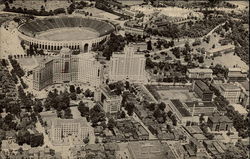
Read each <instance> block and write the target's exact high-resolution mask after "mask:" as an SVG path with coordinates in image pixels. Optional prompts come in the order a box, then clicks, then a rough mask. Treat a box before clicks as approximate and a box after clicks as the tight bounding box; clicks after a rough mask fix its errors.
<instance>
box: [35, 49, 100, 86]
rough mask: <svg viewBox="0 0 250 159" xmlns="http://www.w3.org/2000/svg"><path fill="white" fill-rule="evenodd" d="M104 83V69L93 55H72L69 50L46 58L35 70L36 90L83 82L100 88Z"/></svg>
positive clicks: (63, 50)
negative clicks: (60, 84) (53, 85)
mask: <svg viewBox="0 0 250 159" xmlns="http://www.w3.org/2000/svg"><path fill="white" fill-rule="evenodd" d="M102 81H103V67H102V65H101V64H100V63H99V62H98V61H96V60H95V58H94V57H93V55H92V54H90V53H87V54H79V55H72V54H71V51H70V49H68V48H63V49H62V50H61V51H60V54H59V55H57V56H55V57H51V58H45V59H44V60H43V61H42V62H40V63H39V66H37V67H36V68H34V70H33V88H34V89H35V90H41V89H43V88H45V87H46V86H48V85H51V84H55V83H66V82H83V83H89V84H91V85H93V86H98V85H100V84H101V83H102Z"/></svg>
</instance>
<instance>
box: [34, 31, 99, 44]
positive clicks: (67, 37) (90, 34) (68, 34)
mask: <svg viewBox="0 0 250 159" xmlns="http://www.w3.org/2000/svg"><path fill="white" fill-rule="evenodd" d="M97 37H99V33H98V32H97V31H95V30H93V29H90V28H60V29H59V28H57V29H52V30H48V31H46V32H43V33H41V34H39V35H37V37H36V38H38V39H42V40H51V41H71V40H72V41H77V40H88V39H93V38H97Z"/></svg>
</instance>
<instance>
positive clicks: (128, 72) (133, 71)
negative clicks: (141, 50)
mask: <svg viewBox="0 0 250 159" xmlns="http://www.w3.org/2000/svg"><path fill="white" fill-rule="evenodd" d="M110 62H111V63H110V71H109V78H110V80H111V81H113V82H115V81H122V80H126V81H130V82H134V83H141V82H145V81H146V77H145V64H146V59H145V56H144V55H143V54H137V53H135V51H134V48H133V47H129V46H126V47H125V48H124V53H114V54H113V55H112V57H111V60H110Z"/></svg>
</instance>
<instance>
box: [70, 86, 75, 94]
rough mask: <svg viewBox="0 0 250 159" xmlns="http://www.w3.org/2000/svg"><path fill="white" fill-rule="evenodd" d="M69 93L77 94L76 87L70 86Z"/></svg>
mask: <svg viewBox="0 0 250 159" xmlns="http://www.w3.org/2000/svg"><path fill="white" fill-rule="evenodd" d="M69 91H70V93H73V92H75V91H76V90H75V86H74V85H70V86H69Z"/></svg>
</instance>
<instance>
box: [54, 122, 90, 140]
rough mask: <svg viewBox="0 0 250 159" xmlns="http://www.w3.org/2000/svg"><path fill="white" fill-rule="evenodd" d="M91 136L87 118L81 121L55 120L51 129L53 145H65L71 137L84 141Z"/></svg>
mask: <svg viewBox="0 0 250 159" xmlns="http://www.w3.org/2000/svg"><path fill="white" fill-rule="evenodd" d="M88 135H89V127H88V125H87V120H86V118H81V119H55V120H53V121H52V125H51V129H50V135H49V136H50V139H51V141H52V143H55V144H57V143H63V142H65V139H67V138H68V137H69V136H72V137H74V138H75V139H79V140H81V141H82V140H83V139H84V138H86V137H88Z"/></svg>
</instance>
